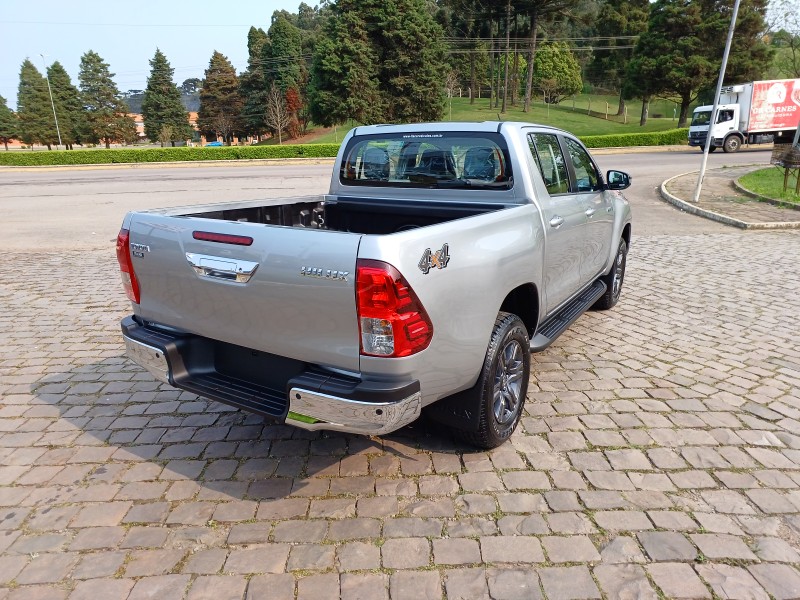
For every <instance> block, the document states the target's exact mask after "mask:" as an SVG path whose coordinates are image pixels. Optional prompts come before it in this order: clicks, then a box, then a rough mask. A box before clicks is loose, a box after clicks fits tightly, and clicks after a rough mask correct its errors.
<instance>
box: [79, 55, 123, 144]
mask: <svg viewBox="0 0 800 600" xmlns="http://www.w3.org/2000/svg"><path fill="white" fill-rule="evenodd" d="M113 77H114V74H113V73H111V72H110V71H109V70H108V63H106V62H104V61H103V59H102V58H101V57H100V55H99V54H97V53H96V52H93V51H92V50H89V51H88V52H87V53H86V54H84V55H83V56H81V65H80V73H79V74H78V80H79V81H80V87H81V102H82V103H83V107H84V111H85V114H86V125H85V133H86V136H87V139H88V140H89V141H92V142H97V141H101V142H103V143H105V145H106V148H110V147H111V142H114V141H121V142H130V141H133V139H135V137H136V124H135V123H134V121H133V119H132V118H131V117H130V116H128V115H127V106H126V105H125V103H124V102H123V101H122V99H121V98H120V94H119V90H118V89H117V84H116V83H114V80H113Z"/></svg>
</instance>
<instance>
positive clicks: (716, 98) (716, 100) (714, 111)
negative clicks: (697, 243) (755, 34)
mask: <svg viewBox="0 0 800 600" xmlns="http://www.w3.org/2000/svg"><path fill="white" fill-rule="evenodd" d="M739 2H740V0H736V2H735V3H734V4H733V14H732V15H731V25H730V27H729V28H728V39H727V41H726V42H725V52H724V53H723V54H722V66H721V67H720V70H719V78H718V79H717V90H716V92H714V106H713V107H712V108H711V120H710V121H709V122H708V135H707V136H706V145H705V148H703V161H702V163H701V164H700V174H699V175H698V177H697V187H696V188H695V190H694V198H693V200H692V201H693V202H695V203H698V202H700V190H701V189H702V187H703V177H705V174H706V163H707V162H708V149H709V148H710V147H711V133H712V131H713V130H714V123H715V122H716V120H717V107H718V106H719V95H720V93H721V92H722V81H723V80H724V79H725V68H726V67H727V66H728V55H729V54H730V53H731V41H732V40H733V30H734V29H735V28H736V15H738V14H739Z"/></svg>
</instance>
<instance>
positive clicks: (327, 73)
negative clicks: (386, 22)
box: [309, 0, 384, 127]
mask: <svg viewBox="0 0 800 600" xmlns="http://www.w3.org/2000/svg"><path fill="white" fill-rule="evenodd" d="M378 61H379V58H378V51H377V49H376V48H375V47H374V46H373V43H372V40H371V39H370V35H369V31H368V30H367V23H366V21H365V19H364V17H363V15H362V13H361V11H360V10H359V3H358V2H357V1H355V0H339V2H337V3H336V4H334V5H333V7H332V14H331V16H330V18H329V19H328V21H327V23H326V26H325V32H324V35H323V36H322V37H321V38H320V40H319V41H318V42H317V47H316V48H315V50H314V63H313V66H312V69H311V82H310V89H309V100H310V104H311V107H310V108H311V118H312V120H313V121H314V122H315V123H319V124H320V125H323V126H326V127H329V126H331V125H336V124H338V123H344V122H345V121H346V120H347V119H354V120H355V121H357V122H359V123H377V122H380V121H382V120H383V119H382V116H383V114H384V107H383V106H382V105H383V97H382V95H381V93H380V88H379V81H378Z"/></svg>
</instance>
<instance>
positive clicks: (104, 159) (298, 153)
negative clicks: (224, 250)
mask: <svg viewBox="0 0 800 600" xmlns="http://www.w3.org/2000/svg"><path fill="white" fill-rule="evenodd" d="M338 150H339V144H293V145H289V144H287V145H282V146H281V145H279V146H219V147H211V148H209V147H205V148H187V147H182V148H113V149H111V150H105V149H103V150H71V151H68V150H56V151H52V152H25V151H18V152H0V165H8V166H15V167H28V166H43V165H97V164H112V163H148V162H171V161H197V160H237V159H258V158H320V157H331V156H336V153H337V152H338Z"/></svg>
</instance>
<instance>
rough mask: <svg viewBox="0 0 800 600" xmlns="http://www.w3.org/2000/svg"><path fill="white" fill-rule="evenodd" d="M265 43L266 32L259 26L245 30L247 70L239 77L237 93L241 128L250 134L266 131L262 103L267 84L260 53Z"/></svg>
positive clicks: (259, 133)
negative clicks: (240, 106) (239, 99)
mask: <svg viewBox="0 0 800 600" xmlns="http://www.w3.org/2000/svg"><path fill="white" fill-rule="evenodd" d="M266 43H267V34H266V33H264V30H263V29H261V28H260V27H259V28H258V29H256V28H255V27H251V28H250V31H248V32H247V55H248V58H247V70H245V72H244V73H242V75H241V77H239V93H240V95H241V96H242V101H243V105H242V115H241V116H242V119H241V122H242V128H243V130H244V131H245V132H246V133H248V134H250V135H261V134H262V133H264V131H266V129H267V126H266V123H265V122H264V103H265V99H266V93H267V85H266V82H265V81H264V69H263V66H262V61H261V53H262V48H263V47H264V44H266Z"/></svg>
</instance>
